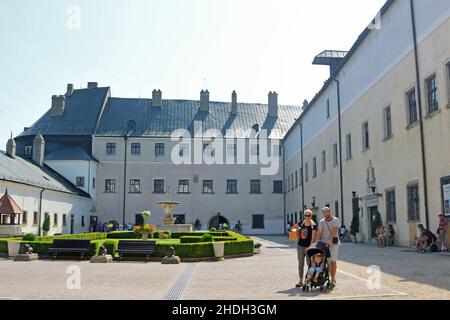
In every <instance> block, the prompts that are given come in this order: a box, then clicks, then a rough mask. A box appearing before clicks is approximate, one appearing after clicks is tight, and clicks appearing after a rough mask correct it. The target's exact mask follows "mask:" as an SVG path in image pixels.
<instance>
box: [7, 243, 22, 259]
mask: <svg viewBox="0 0 450 320" xmlns="http://www.w3.org/2000/svg"><path fill="white" fill-rule="evenodd" d="M20 243H21V242H20V240H8V256H10V257H15V256H17V255H18V254H19V250H20Z"/></svg>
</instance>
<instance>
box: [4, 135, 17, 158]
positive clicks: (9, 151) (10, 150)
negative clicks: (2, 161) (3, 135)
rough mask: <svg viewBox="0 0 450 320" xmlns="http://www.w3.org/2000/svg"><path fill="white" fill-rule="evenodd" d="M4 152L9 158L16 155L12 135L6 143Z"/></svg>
mask: <svg viewBox="0 0 450 320" xmlns="http://www.w3.org/2000/svg"><path fill="white" fill-rule="evenodd" d="M6 154H7V155H8V156H10V157H11V158H15V156H16V141H15V140H14V139H13V138H12V137H11V139H9V140H8V143H6Z"/></svg>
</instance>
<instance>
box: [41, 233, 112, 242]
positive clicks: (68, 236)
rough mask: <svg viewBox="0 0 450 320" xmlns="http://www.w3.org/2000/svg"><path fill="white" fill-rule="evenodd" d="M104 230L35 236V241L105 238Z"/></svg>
mask: <svg viewBox="0 0 450 320" xmlns="http://www.w3.org/2000/svg"><path fill="white" fill-rule="evenodd" d="M106 236H107V233H106V232H91V233H78V234H61V235H57V236H40V237H36V240H37V241H42V242H49V241H50V242H53V239H80V240H99V239H106Z"/></svg>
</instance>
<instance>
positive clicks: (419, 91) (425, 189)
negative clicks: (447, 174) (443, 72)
mask: <svg viewBox="0 0 450 320" xmlns="http://www.w3.org/2000/svg"><path fill="white" fill-rule="evenodd" d="M409 2H410V6H411V22H412V32H413V42H414V61H415V68H416V81H417V102H418V109H419V110H418V111H419V128H420V147H421V153H422V174H423V192H424V200H425V201H424V202H425V203H424V204H425V223H426V227H427V229H428V230H429V229H430V217H429V206H428V183H427V182H428V175H427V165H426V153H425V138H424V130H423V117H422V89H421V85H420V68H419V49H418V45H417V30H416V16H415V10H414V1H413V0H410V1H409Z"/></svg>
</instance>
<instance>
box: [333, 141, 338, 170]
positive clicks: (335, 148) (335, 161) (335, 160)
mask: <svg viewBox="0 0 450 320" xmlns="http://www.w3.org/2000/svg"><path fill="white" fill-rule="evenodd" d="M338 164H339V155H338V144H337V143H334V144H333V166H334V167H336V166H337V165H338Z"/></svg>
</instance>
